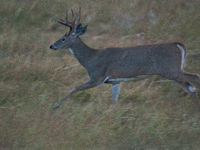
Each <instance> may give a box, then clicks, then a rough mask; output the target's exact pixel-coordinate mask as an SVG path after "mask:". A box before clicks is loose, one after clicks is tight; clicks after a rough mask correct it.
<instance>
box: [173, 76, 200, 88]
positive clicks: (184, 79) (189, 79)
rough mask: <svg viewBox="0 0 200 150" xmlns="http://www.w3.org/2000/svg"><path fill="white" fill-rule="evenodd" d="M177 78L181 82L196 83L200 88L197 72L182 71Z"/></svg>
mask: <svg viewBox="0 0 200 150" xmlns="http://www.w3.org/2000/svg"><path fill="white" fill-rule="evenodd" d="M175 80H176V81H179V82H186V83H194V84H195V85H197V87H198V88H199V89H200V78H199V75H197V74H191V73H186V72H180V73H179V76H178V77H177V79H175Z"/></svg>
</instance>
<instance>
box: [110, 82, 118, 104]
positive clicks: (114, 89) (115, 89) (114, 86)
mask: <svg viewBox="0 0 200 150" xmlns="http://www.w3.org/2000/svg"><path fill="white" fill-rule="evenodd" d="M119 90H120V83H117V84H112V101H113V103H117V99H118V96H119Z"/></svg>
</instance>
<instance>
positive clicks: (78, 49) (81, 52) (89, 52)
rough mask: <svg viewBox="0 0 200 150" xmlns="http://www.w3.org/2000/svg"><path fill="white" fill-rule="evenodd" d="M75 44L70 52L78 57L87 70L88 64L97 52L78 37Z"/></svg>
mask: <svg viewBox="0 0 200 150" xmlns="http://www.w3.org/2000/svg"><path fill="white" fill-rule="evenodd" d="M76 38H77V39H76V42H75V44H74V45H73V46H72V47H71V48H69V50H70V52H71V53H72V54H73V55H74V56H75V57H76V59H77V60H78V61H79V63H80V64H81V65H82V66H83V67H85V68H86V66H87V64H88V63H89V61H90V60H91V58H93V57H94V56H95V54H96V52H97V51H96V50H94V49H92V48H90V47H89V46H87V45H86V44H85V43H84V42H83V41H82V40H81V39H80V38H79V37H76Z"/></svg>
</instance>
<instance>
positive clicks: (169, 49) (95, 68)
mask: <svg viewBox="0 0 200 150" xmlns="http://www.w3.org/2000/svg"><path fill="white" fill-rule="evenodd" d="M71 12H72V18H73V19H72V21H68V18H67V17H68V10H66V18H65V20H63V19H60V18H59V19H56V21H57V22H58V23H60V24H62V25H65V26H68V27H69V28H70V30H69V31H68V32H66V33H65V34H64V36H62V37H61V39H59V40H58V41H56V42H55V43H54V44H52V45H51V46H50V49H52V50H65V49H69V50H70V51H71V53H72V54H73V55H74V56H75V57H76V59H77V60H78V61H79V63H80V64H81V65H82V66H83V67H84V68H85V69H86V70H87V73H88V75H89V77H90V80H89V81H87V82H86V83H84V84H81V85H79V86H77V87H75V88H73V89H72V91H71V92H70V93H69V94H68V95H66V96H65V97H64V98H63V99H61V100H60V101H59V102H57V103H55V104H54V105H53V109H54V108H57V107H58V106H60V105H61V104H62V103H63V102H64V101H65V100H66V99H68V98H69V97H70V96H71V95H72V94H74V93H76V92H78V91H81V90H85V89H89V88H93V87H97V86H100V85H102V84H103V83H110V84H112V101H113V102H114V103H116V102H117V99H118V94H119V90H120V82H125V81H135V80H142V79H146V78H148V77H149V76H150V75H160V76H162V77H165V78H167V79H169V80H173V81H175V82H176V83H177V84H178V85H179V86H180V87H182V88H183V89H184V91H185V92H188V93H189V94H190V95H191V97H192V98H193V100H194V102H195V104H196V106H197V108H198V110H200V106H199V101H198V97H197V93H196V88H195V87H194V86H192V85H191V84H193V83H194V84H196V85H197V87H198V88H200V78H199V76H198V75H197V74H191V73H186V72H184V71H183V64H184V59H185V57H186V47H185V46H184V45H183V44H182V43H180V42H173V43H163V44H155V45H140V46H134V47H112V48H105V49H93V48H90V47H88V46H87V45H86V44H85V43H84V42H83V41H82V40H81V38H80V37H79V36H80V35H82V34H84V33H85V31H86V29H87V25H86V26H85V27H82V25H81V23H79V22H80V17H81V8H79V16H78V21H77V22H75V18H76V13H77V10H76V12H75V14H74V13H73V10H72V9H71Z"/></svg>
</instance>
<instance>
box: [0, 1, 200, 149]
mask: <svg viewBox="0 0 200 150" xmlns="http://www.w3.org/2000/svg"><path fill="white" fill-rule="evenodd" d="M79 6H82V21H81V22H82V24H83V25H85V24H89V26H88V31H87V32H86V33H85V35H83V36H82V37H81V38H82V39H83V40H84V41H85V42H86V43H87V44H88V45H89V46H91V47H93V48H105V47H110V46H120V47H122V46H133V45H137V44H138V41H139V39H138V37H137V35H136V34H137V33H144V35H142V37H141V39H140V40H142V42H143V44H151V43H161V42H171V41H181V42H183V43H185V45H186V47H188V50H189V53H190V55H188V58H187V64H186V65H185V70H187V71H189V72H195V73H200V66H199V63H200V57H199V54H198V53H199V49H200V48H199V40H200V38H199V35H200V30H199V23H200V22H199V14H200V10H199V7H200V2H199V1H198V0H191V1H185V0H177V1H156V0H153V1H145V0H140V1H139V0H135V1H129V0H128V1H127V3H125V2H121V1H118V0H117V1H109V2H108V1H91V0H86V1H80V0H76V1H73V2H72V1H66V0H60V1H58V2H56V3H55V2H54V1H52V0H44V1H39V0H37V1H26V2H24V1H14V0H10V1H6V0H3V1H2V7H1V9H0V22H1V23H0V40H1V43H0V57H1V60H0V149H3V150H4V149H5V150H7V149H13V150H17V149H33V150H35V149H42V150H44V149H48V150H49V149H61V150H62V149H69V150H70V149H71V150H79V149H80V150H84V149H85V150H86V149H87V150H88V149H89V150H90V149H91V150H93V149H95V150H111V149H114V150H118V149H119V150H121V149H124V150H125V149H127V150H129V149H170V150H173V149H174V150H178V149H188V150H189V149H190V150H191V149H195V150H196V149H199V147H200V144H199V140H200V120H199V119H200V117H199V113H198V112H197V110H196V107H195V105H194V103H193V102H192V99H191V98H190V96H189V95H187V94H185V93H184V92H183V91H182V90H181V89H180V88H179V87H177V86H176V85H175V84H174V83H172V82H169V81H168V80H165V79H163V78H162V77H159V76H152V77H151V78H149V79H146V80H143V81H139V82H132V83H122V86H121V92H120V95H119V102H118V103H117V105H116V106H115V107H114V108H113V106H112V102H111V100H110V99H111V85H107V84H105V85H102V86H101V87H97V88H93V89H90V90H86V91H81V92H79V93H77V94H74V95H73V96H72V97H71V98H70V99H69V100H68V101H66V102H65V103H64V104H63V105H62V106H61V107H60V108H59V109H56V110H51V107H52V105H53V104H54V103H55V102H57V101H58V100H59V99H61V98H62V97H63V96H64V95H66V94H67V93H68V92H69V91H70V90H71V89H72V88H73V87H74V86H77V85H79V84H80V83H83V82H85V81H86V80H88V79H89V77H88V76H87V73H86V71H85V70H84V68H83V67H82V66H81V65H79V64H78V61H77V60H76V59H75V58H74V57H73V56H72V55H71V54H70V52H68V51H59V52H52V51H50V50H49V45H50V44H51V43H53V42H55V41H56V40H57V39H59V38H60V37H61V36H62V35H63V33H64V32H65V30H66V28H65V27H62V26H60V25H59V24H57V23H55V21H54V20H53V18H54V17H55V18H57V17H60V16H63V17H64V12H65V9H66V7H68V8H78V7H79ZM87 18H91V21H89V19H87Z"/></svg>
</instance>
